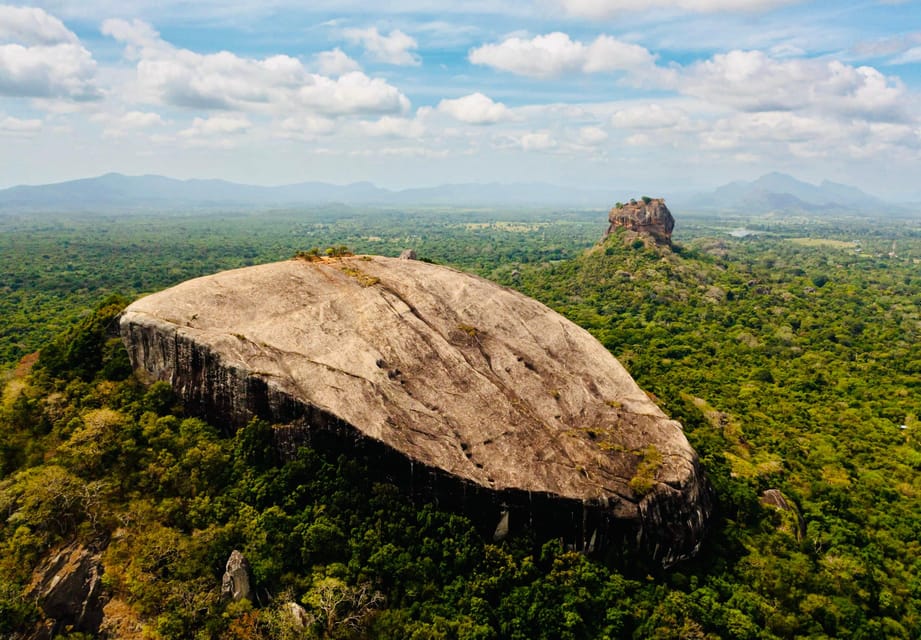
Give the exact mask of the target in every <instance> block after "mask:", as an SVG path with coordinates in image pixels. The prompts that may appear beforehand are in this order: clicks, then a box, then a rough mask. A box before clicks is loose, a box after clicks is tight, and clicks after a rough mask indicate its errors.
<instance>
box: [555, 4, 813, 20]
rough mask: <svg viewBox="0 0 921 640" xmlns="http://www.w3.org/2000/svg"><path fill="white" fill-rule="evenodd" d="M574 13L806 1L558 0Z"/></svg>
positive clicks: (747, 8) (745, 8)
mask: <svg viewBox="0 0 921 640" xmlns="http://www.w3.org/2000/svg"><path fill="white" fill-rule="evenodd" d="M558 1H559V4H560V6H562V7H563V9H564V10H565V11H566V12H567V13H570V14H572V15H575V16H583V17H587V18H605V17H609V16H613V15H618V14H623V13H632V12H640V11H644V12H645V11H650V10H657V9H665V10H669V9H672V10H676V11H681V12H689V13H716V12H738V11H742V12H752V11H767V10H769V9H775V8H777V7H781V6H784V5H788V4H795V3H797V2H803V0H558Z"/></svg>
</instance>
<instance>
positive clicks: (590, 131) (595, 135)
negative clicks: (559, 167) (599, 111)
mask: <svg viewBox="0 0 921 640" xmlns="http://www.w3.org/2000/svg"><path fill="white" fill-rule="evenodd" d="M607 139H608V132H607V131H605V130H604V129H601V128H600V127H581V128H580V129H579V136H578V138H577V142H578V143H579V144H580V145H582V146H586V147H595V146H598V145H600V144H602V143H603V142H605V141H607Z"/></svg>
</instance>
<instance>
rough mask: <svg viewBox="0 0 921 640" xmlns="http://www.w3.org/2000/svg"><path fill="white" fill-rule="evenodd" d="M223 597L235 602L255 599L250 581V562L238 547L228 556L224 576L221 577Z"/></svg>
mask: <svg viewBox="0 0 921 640" xmlns="http://www.w3.org/2000/svg"><path fill="white" fill-rule="evenodd" d="M221 597H222V598H225V599H227V600H233V601H234V602H237V601H238V600H252V599H253V590H252V588H251V587H250V581H249V563H248V562H247V561H246V558H244V557H243V554H242V553H240V552H239V551H237V550H236V549H234V550H233V551H232V552H231V553H230V557H229V558H227V566H226V567H225V569H224V577H223V578H222V579H221Z"/></svg>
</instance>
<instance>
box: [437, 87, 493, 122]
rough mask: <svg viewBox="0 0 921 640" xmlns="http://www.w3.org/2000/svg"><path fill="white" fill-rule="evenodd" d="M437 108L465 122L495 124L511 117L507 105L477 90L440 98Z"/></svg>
mask: <svg viewBox="0 0 921 640" xmlns="http://www.w3.org/2000/svg"><path fill="white" fill-rule="evenodd" d="M437 109H438V111H441V112H442V113H446V114H448V115H449V116H451V117H452V118H454V119H456V120H460V121H461V122H466V123H467V124H495V123H496V122H500V121H502V120H507V119H509V118H510V117H511V111H510V110H509V108H508V107H506V106H505V105H504V104H502V103H501V102H494V101H493V100H492V99H491V98H489V97H488V96H485V95H483V94H482V93H479V92H477V93H471V94H470V95H468V96H464V97H462V98H456V99H453V100H449V99H445V100H442V101H441V102H439V103H438V107H437Z"/></svg>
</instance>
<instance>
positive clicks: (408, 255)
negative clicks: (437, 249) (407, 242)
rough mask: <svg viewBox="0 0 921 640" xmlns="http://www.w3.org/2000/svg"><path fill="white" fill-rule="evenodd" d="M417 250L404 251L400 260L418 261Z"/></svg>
mask: <svg viewBox="0 0 921 640" xmlns="http://www.w3.org/2000/svg"><path fill="white" fill-rule="evenodd" d="M418 259H419V257H418V256H417V255H416V251H415V249H404V250H403V253H401V254H400V260H418Z"/></svg>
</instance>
